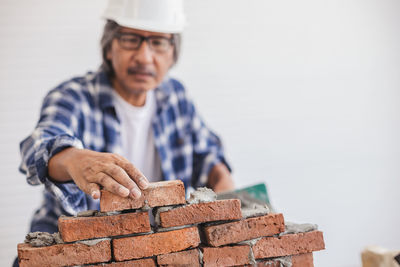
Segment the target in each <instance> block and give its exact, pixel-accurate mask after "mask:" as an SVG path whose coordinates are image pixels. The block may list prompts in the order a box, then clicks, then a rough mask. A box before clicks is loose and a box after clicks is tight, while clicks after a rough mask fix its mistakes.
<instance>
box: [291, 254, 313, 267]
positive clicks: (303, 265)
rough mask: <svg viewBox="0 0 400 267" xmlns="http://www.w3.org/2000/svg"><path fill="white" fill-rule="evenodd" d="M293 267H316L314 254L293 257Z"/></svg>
mask: <svg viewBox="0 0 400 267" xmlns="http://www.w3.org/2000/svg"><path fill="white" fill-rule="evenodd" d="M292 267H314V259H313V254H312V253H311V252H310V253H305V254H299V255H293V256H292Z"/></svg>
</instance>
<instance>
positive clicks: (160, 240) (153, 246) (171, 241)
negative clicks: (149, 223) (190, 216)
mask: <svg viewBox="0 0 400 267" xmlns="http://www.w3.org/2000/svg"><path fill="white" fill-rule="evenodd" d="M199 243H200V236H199V231H198V229H197V227H190V228H183V229H179V230H174V231H169V232H160V233H155V234H150V235H141V236H133V237H125V238H119V239H114V240H113V248H114V258H115V260H116V261H123V260H130V259H139V258H144V257H151V256H155V255H160V254H167V253H171V252H177V251H181V250H185V249H188V248H195V247H197V246H198V245H199Z"/></svg>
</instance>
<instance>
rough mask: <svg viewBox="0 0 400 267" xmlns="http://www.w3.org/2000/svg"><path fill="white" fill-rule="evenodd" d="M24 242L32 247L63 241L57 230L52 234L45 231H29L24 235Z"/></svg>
mask: <svg viewBox="0 0 400 267" xmlns="http://www.w3.org/2000/svg"><path fill="white" fill-rule="evenodd" d="M24 242H25V243H28V244H31V246H32V247H45V246H51V245H55V244H62V243H64V242H63V240H62V239H61V237H60V234H59V233H58V232H57V233H54V234H50V233H46V232H33V233H29V234H27V235H26V236H25V241H24Z"/></svg>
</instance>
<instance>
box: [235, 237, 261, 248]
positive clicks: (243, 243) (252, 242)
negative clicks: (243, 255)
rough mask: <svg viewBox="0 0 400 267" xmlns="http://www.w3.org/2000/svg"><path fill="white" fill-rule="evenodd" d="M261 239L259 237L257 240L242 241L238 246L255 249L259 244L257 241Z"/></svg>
mask: <svg viewBox="0 0 400 267" xmlns="http://www.w3.org/2000/svg"><path fill="white" fill-rule="evenodd" d="M261 238H262V237H257V238H254V239H250V240H245V241H241V242H239V243H238V244H239V245H250V246H251V247H253V246H254V245H255V244H256V243H257V241H258V240H260V239H261Z"/></svg>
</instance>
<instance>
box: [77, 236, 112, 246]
mask: <svg viewBox="0 0 400 267" xmlns="http://www.w3.org/2000/svg"><path fill="white" fill-rule="evenodd" d="M105 240H111V238H98V239H91V240H80V241H76V242H75V243H79V244H84V245H86V246H90V247H91V246H95V245H97V244H98V243H99V242H102V241H105Z"/></svg>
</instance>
